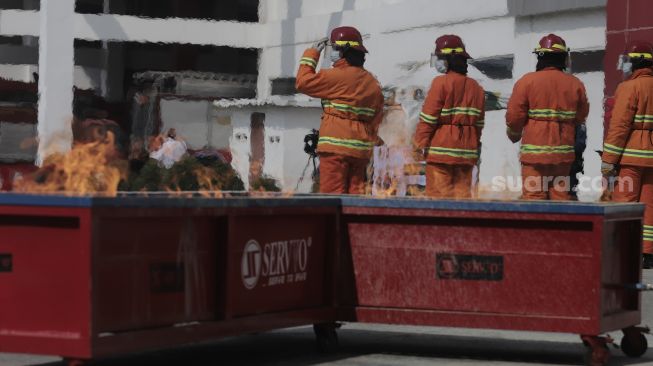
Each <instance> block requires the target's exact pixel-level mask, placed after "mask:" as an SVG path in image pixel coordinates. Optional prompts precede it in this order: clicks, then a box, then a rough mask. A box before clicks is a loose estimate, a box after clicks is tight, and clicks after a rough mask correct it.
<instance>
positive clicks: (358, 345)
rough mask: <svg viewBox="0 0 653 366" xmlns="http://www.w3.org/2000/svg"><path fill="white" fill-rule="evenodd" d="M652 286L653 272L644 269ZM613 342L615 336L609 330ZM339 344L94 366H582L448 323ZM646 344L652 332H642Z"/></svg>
mask: <svg viewBox="0 0 653 366" xmlns="http://www.w3.org/2000/svg"><path fill="white" fill-rule="evenodd" d="M645 282H647V283H653V270H647V271H645ZM642 306H643V309H645V310H644V319H643V324H648V325H653V293H651V292H649V293H646V294H645V295H644V297H643V304H642ZM613 336H614V338H616V339H617V341H619V339H620V334H619V333H616V334H613ZM339 338H340V349H339V351H338V352H337V353H335V354H333V355H321V354H318V353H316V352H315V343H314V337H313V333H312V329H310V328H307V327H303V328H294V329H288V330H283V331H276V332H269V333H263V334H258V335H250V336H245V337H236V338H230V339H226V340H223V341H221V342H219V343H215V344H211V345H201V346H195V347H189V348H184V349H178V350H170V351H164V352H157V353H153V354H144V355H137V356H131V357H126V358H119V359H113V360H103V361H100V362H97V363H95V364H94V365H97V366H182V365H183V366H230V365H234V366H235V365H239V366H240V365H262V366H272V365H288V366H309V365H338V366H367V365H370V366H371V365H380V366H385V365H388V366H390V365H409V366H422V365H460V366H467V365H532V366H535V365H582V364H583V353H584V347H583V346H582V345H581V343H580V341H579V339H578V336H576V335H569V334H551V333H532V332H499V331H484V330H469V329H451V328H424V327H389V326H383V325H361V324H345V326H344V327H343V328H342V329H341V330H340V331H339ZM648 340H649V344H650V345H653V337H651V336H649V337H648ZM612 354H613V356H614V357H613V359H612V364H613V365H651V366H653V349H651V350H650V351H649V352H648V353H647V354H646V355H645V356H644V357H643V358H641V359H628V358H626V357H625V356H623V354H622V353H621V351H619V350H616V349H613V350H612ZM26 365H39V366H61V365H62V363H61V362H59V360H58V359H56V358H45V357H33V356H21V355H0V366H26Z"/></svg>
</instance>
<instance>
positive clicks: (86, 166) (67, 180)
mask: <svg viewBox="0 0 653 366" xmlns="http://www.w3.org/2000/svg"><path fill="white" fill-rule="evenodd" d="M114 142H115V137H114V135H113V133H111V132H107V133H106V135H105V136H104V138H102V139H100V140H97V141H94V142H91V143H85V144H76V145H75V146H73V148H72V150H71V151H70V152H68V153H66V154H53V155H50V156H49V157H47V158H46V159H45V160H44V162H43V166H42V167H41V169H39V170H38V171H37V172H36V173H34V174H32V175H30V176H27V177H23V178H22V179H19V180H18V181H17V182H16V183H15V187H14V191H16V192H22V193H63V194H67V195H91V194H102V195H107V196H116V195H117V194H118V184H119V183H120V181H121V180H122V179H124V178H125V177H126V175H127V174H126V173H127V164H126V162H125V161H124V160H121V159H119V157H118V152H117V151H116V148H115V143H114Z"/></svg>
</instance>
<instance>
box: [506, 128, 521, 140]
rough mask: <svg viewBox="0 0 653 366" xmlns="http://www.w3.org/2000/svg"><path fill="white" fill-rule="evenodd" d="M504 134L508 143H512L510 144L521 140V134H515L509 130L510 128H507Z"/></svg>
mask: <svg viewBox="0 0 653 366" xmlns="http://www.w3.org/2000/svg"><path fill="white" fill-rule="evenodd" d="M506 133H507V134H508V138H509V139H510V141H512V143H517V142H519V140H521V132H515V131H513V130H511V129H510V127H508V129H507V130H506Z"/></svg>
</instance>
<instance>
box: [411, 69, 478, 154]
mask: <svg viewBox="0 0 653 366" xmlns="http://www.w3.org/2000/svg"><path fill="white" fill-rule="evenodd" d="M484 117H485V92H484V91H483V88H481V86H480V85H479V84H478V83H477V82H476V81H475V80H474V79H471V78H469V77H467V76H465V75H462V74H458V73H456V72H449V73H447V74H445V75H442V76H438V77H436V78H435V79H434V80H433V83H432V84H431V89H430V90H429V93H428V95H427V97H426V100H425V101H424V107H423V108H422V113H420V122H419V124H418V125H417V130H416V131H415V136H414V138H413V144H414V145H415V147H416V148H420V149H426V152H427V161H428V162H430V163H442V164H462V165H474V164H476V162H477V161H478V158H479V151H478V150H479V146H480V138H481V131H482V129H483V125H484V122H483V120H484Z"/></svg>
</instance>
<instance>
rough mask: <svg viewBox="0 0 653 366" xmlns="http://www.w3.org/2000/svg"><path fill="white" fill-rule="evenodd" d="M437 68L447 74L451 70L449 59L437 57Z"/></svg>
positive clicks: (441, 72)
mask: <svg viewBox="0 0 653 366" xmlns="http://www.w3.org/2000/svg"><path fill="white" fill-rule="evenodd" d="M435 69H436V70H437V71H438V72H439V73H440V74H446V73H447V71H449V63H448V62H447V60H441V59H437V60H436V61H435Z"/></svg>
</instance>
